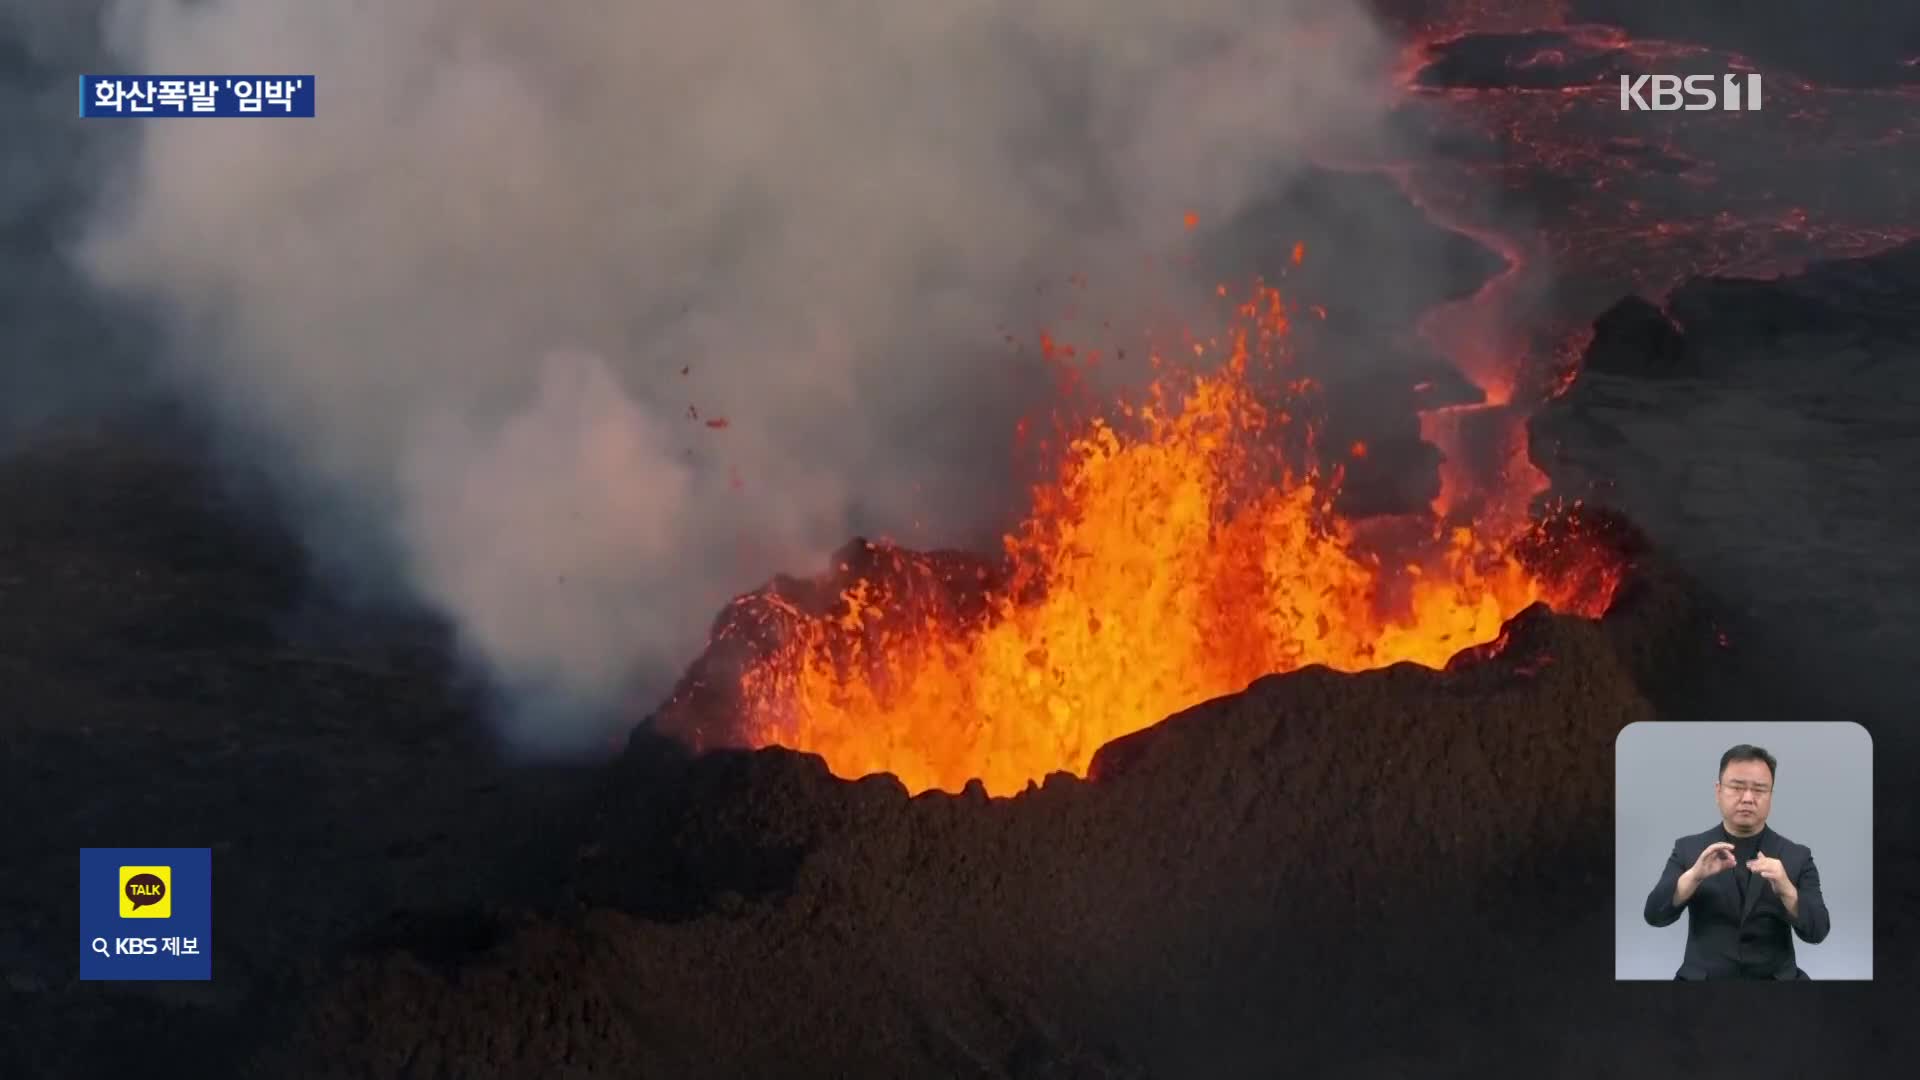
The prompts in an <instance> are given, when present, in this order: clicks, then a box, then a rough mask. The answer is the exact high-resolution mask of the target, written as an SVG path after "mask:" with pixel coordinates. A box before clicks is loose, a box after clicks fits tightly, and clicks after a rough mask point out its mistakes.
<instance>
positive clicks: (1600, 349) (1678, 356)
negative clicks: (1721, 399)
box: [1580, 296, 1687, 378]
mask: <svg viewBox="0 0 1920 1080" xmlns="http://www.w3.org/2000/svg"><path fill="white" fill-rule="evenodd" d="M1686 351H1687V342H1686V337H1685V336H1684V335H1682V334H1681V333H1680V329H1679V328H1678V327H1676V326H1674V325H1673V320H1671V319H1669V318H1667V314H1666V312H1664V311H1661V310H1660V309H1659V308H1658V307H1655V306H1654V305H1653V304H1652V303H1651V302H1649V301H1648V300H1646V299H1645V298H1644V297H1639V296H1629V297H1627V298H1626V299H1624V300H1621V301H1620V302H1619V303H1617V304H1615V305H1614V306H1612V307H1610V308H1608V309H1607V310H1606V311H1605V312H1604V313H1602V314H1601V316H1600V317H1599V318H1598V319H1596V320H1594V323H1593V340H1592V342H1591V343H1589V344H1588V346H1587V351H1586V355H1585V357H1584V358H1583V359H1582V360H1581V364H1580V370H1582V371H1587V372H1603V373H1606V374H1610V375H1633V376H1642V377H1652V378H1659V377H1663V376H1674V375H1681V374H1684V373H1685V364H1686Z"/></svg>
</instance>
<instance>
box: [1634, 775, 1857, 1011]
mask: <svg viewBox="0 0 1920 1080" xmlns="http://www.w3.org/2000/svg"><path fill="white" fill-rule="evenodd" d="M1774 765H1775V762H1774V760H1773V755H1772V754H1769V753H1767V752H1766V751H1765V750H1762V749H1760V748H1759V747H1757V746H1747V745H1745V744H1742V745H1740V746H1736V747H1734V748H1733V749H1731V750H1728V751H1727V752H1726V753H1724V754H1722V755H1720V779H1719V780H1717V781H1715V782H1714V785H1713V788H1714V796H1715V799H1716V801H1718V802H1719V804H1720V824H1718V825H1716V826H1714V827H1713V828H1711V829H1708V830H1707V831H1706V832H1703V833H1696V834H1695V835H1693V836H1683V837H1681V838H1680V839H1679V840H1676V841H1674V845H1673V854H1672V855H1669V856H1668V857H1667V868H1666V871H1665V872H1664V873H1662V874H1661V875H1660V883H1659V884H1657V885H1655V886H1654V887H1653V891H1652V892H1650V893H1648V894H1647V922H1648V923H1649V924H1651V925H1653V926H1672V925H1673V924H1674V923H1675V922H1677V921H1679V919H1680V913H1681V912H1682V911H1685V912H1686V913H1687V952H1686V956H1685V958H1684V959H1683V960H1682V961H1681V964H1680V971H1679V972H1678V974H1676V975H1675V976H1674V977H1675V978H1677V979H1804V978H1806V977H1807V973H1806V972H1804V971H1801V970H1800V968H1799V965H1798V964H1797V963H1796V962H1795V960H1794V956H1793V935H1794V934H1798V935H1799V936H1800V940H1802V941H1804V942H1806V943H1807V944H1809V945H1818V944H1819V943H1820V942H1822V941H1824V940H1826V936H1827V931H1828V930H1830V929H1832V924H1831V923H1830V922H1829V921H1828V918H1827V905H1826V901H1824V900H1822V899H1821V897H1820V873H1819V871H1817V870H1815V869H1814V866H1813V852H1812V851H1811V850H1809V849H1808V848H1807V847H1806V846H1805V845H1804V844H1796V843H1794V842H1793V841H1791V840H1789V839H1787V838H1786V837H1784V836H1781V835H1780V834H1779V833H1777V832H1774V831H1773V830H1772V829H1771V828H1768V827H1767V812H1768V811H1769V810H1770V809H1771V808H1772V806H1773V777H1774ZM1789 929H1791V930H1792V933H1788V930H1789Z"/></svg>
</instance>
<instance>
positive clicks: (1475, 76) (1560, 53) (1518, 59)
mask: <svg viewBox="0 0 1920 1080" xmlns="http://www.w3.org/2000/svg"><path fill="white" fill-rule="evenodd" d="M1622 70H1624V69H1623V68H1622V67H1621V65H1620V56H1619V50H1618V49H1615V48H1610V47H1605V46H1602V45H1599V44H1597V43H1594V42H1590V41H1585V40H1582V39H1581V38H1579V37H1577V36H1575V35H1573V34H1570V33H1567V32H1565V31H1561V30H1529V31H1525V32H1522V33H1515V34H1465V35H1462V36H1460V37H1457V38H1454V39H1452V40H1450V41H1446V42H1442V43H1440V44H1438V45H1435V46H1433V50H1432V59H1431V60H1430V61H1429V63H1428V64H1427V66H1426V67H1424V68H1422V69H1421V70H1420V73H1419V75H1418V80H1417V81H1418V82H1419V84H1420V85H1421V86H1432V87H1463V88H1474V89H1490V88H1494V87H1511V88H1514V89H1522V90H1545V89H1552V88H1556V87H1563V86H1590V85H1592V84H1593V83H1595V82H1599V81H1601V80H1603V79H1607V78H1609V77H1612V76H1614V75H1617V74H1619V73H1620V72H1621V71H1622Z"/></svg>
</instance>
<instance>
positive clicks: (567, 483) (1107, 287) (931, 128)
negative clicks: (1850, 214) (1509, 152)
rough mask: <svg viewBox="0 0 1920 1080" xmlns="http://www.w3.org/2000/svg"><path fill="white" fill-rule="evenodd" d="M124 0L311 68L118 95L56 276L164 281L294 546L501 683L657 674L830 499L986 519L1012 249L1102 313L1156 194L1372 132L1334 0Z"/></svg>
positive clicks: (1224, 181) (1127, 291) (993, 476)
mask: <svg viewBox="0 0 1920 1080" xmlns="http://www.w3.org/2000/svg"><path fill="white" fill-rule="evenodd" d="M108 13H109V16H110V17H109V20H108V23H107V27H108V37H109V43H110V46H111V47H112V49H113V50H114V51H115V52H116V53H118V55H119V57H120V58H121V59H123V60H124V61H125V63H124V65H123V67H124V68H125V69H126V70H134V71H151V72H217V71H249V72H251V71H267V72H273V71H284V72H313V73H317V76H318V84H319V85H318V91H319V93H318V113H319V115H318V118H317V119H315V120H312V121H307V122H301V123H280V124H266V123H262V124H248V123H239V122H230V123H188V122H178V123H155V124H150V125H142V126H141V128H140V130H139V133H138V136H139V138H140V139H141V140H142V141H141V143H140V146H139V149H138V153H137V154H135V155H133V159H132V164H131V165H130V169H131V172H130V174H129V175H127V176H125V177H124V178H121V179H123V180H124V183H122V184H117V185H114V186H112V187H110V188H109V189H108V190H109V192H110V196H111V197H109V198H105V199H102V200H101V202H100V205H99V208H98V210H97V211H96V213H95V215H94V217H93V219H92V220H91V228H90V230H89V232H88V236H87V240H86V242H85V244H84V245H83V246H82V248H81V250H80V261H81V265H82V266H83V267H84V268H85V269H86V271H87V272H88V273H89V274H90V276H91V277H92V278H93V279H94V280H95V281H96V282H97V283H100V284H103V285H106V286H108V287H110V288H112V289H114V290H115V291H118V292H123V293H127V294H131V295H135V296H139V297H142V298H144V299H146V300H150V301H155V302H157V305H158V307H159V308H160V309H161V310H162V311H164V312H165V313H166V315H167V318H168V322H169V325H170V326H171V327H172V328H173V329H174V330H175V331H176V334H175V337H174V340H173V341H172V343H171V348H170V349H169V350H168V351H169V356H170V361H169V362H170V364H171V366H172V370H173V372H174V374H175V375H176V376H178V377H179V378H180V379H181V380H183V381H184V385H185V387H186V388H187V389H189V390H190V391H191V392H193V393H194V394H196V395H198V396H199V397H200V398H201V399H202V400H204V401H206V402H208V403H209V404H210V405H211V406H212V407H213V408H214V409H215V410H216V412H217V414H218V415H219V416H220V417H221V418H223V419H224V421H225V422H226V427H227V428H228V430H230V431H232V432H235V433H237V435H238V436H244V437H245V438H246V439H248V440H249V442H248V445H250V446H252V447H255V448H260V447H271V448H273V449H274V450H275V451H276V456H275V460H276V461H278V462H280V463H282V465H283V472H284V474H285V476H286V478H287V479H288V481H289V482H290V484H291V485H292V490H295V491H297V492H298V493H299V494H300V496H301V498H302V500H303V504H304V505H305V506H308V507H310V508H311V513H310V514H309V515H308V519H307V525H308V531H309V535H310V536H312V537H313V538H314V539H315V542H316V544H322V543H330V542H332V539H335V538H337V537H338V536H340V535H344V534H351V535H353V536H354V538H355V540H356V544H357V547H356V548H355V550H358V551H363V552H367V553H380V552H387V553H392V554H393V555H396V556H397V557H398V560H399V563H398V565H400V566H401V567H402V574H401V575H400V576H401V578H402V580H403V581H404V583H405V584H406V585H408V586H409V587H410V588H411V589H412V590H414V591H415V593H416V594H417V595H418V596H419V597H420V598H422V599H424V600H425V601H426V602H427V603H429V604H431V605H433V606H435V607H437V608H438V609H440V610H443V611H444V612H446V613H447V614H449V615H450V616H451V617H452V618H453V619H454V621H455V623H456V625H457V626H458V627H459V629H460V632H461V635H462V639H463V642H464V644H465V646H466V647H467V648H468V649H469V650H470V651H471V653H472V655H473V656H474V658H475V659H476V660H477V661H478V662H479V663H480V664H481V665H482V666H483V667H484V669H485V670H486V671H487V672H488V674H489V675H490V676H491V678H492V679H494V680H495V681H496V682H497V684H498V685H500V686H502V687H504V688H505V689H506V690H508V691H509V696H510V697H514V698H515V699H516V700H521V701H565V702H569V703H573V704H575V705H581V704H584V705H587V706H595V705H605V704H607V703H610V702H612V701H614V700H617V699H619V698H621V697H623V696H625V695H628V694H631V693H635V692H636V690H635V688H636V686H637V687H639V688H640V690H639V692H641V693H647V692H653V693H657V692H658V691H660V690H661V689H663V688H664V687H665V686H666V685H667V684H668V683H669V682H670V681H671V679H672V678H673V677H675V676H676V675H677V673H678V672H679V670H680V669H681V668H682V667H683V666H684V665H685V663H686V662H687V661H688V660H689V659H690V658H691V657H692V656H693V655H694V653H695V652H697V650H698V649H699V648H700V646H701V644H702V641H703V639H704V635H705V633H706V631H707V628H708V625H709V622H710V620H711V618H712V617H713V615H714V613H715V612H716V611H718V610H719V608H720V607H721V606H722V605H723V604H724V603H725V601H726V600H727V599H728V598H729V597H730V596H732V595H734V594H735V593H737V592H739V591H740V590H742V589H744V588H748V587H751V586H752V585H753V584H754V583H756V582H758V581H761V580H764V579H765V577H767V576H768V575H769V574H770V573H772V572H774V571H776V570H789V571H792V570H806V569H810V568H813V567H816V566H819V565H820V564H821V560H822V558H823V557H824V555H825V553H826V552H828V551H829V550H831V549H832V548H834V547H836V546H838V545H839V544H840V543H843V542H844V541H845V540H846V538H847V537H848V536H849V535H852V534H854V533H855V532H867V533H869V534H872V533H874V532H887V531H891V532H893V533H895V534H899V535H906V536H909V537H912V538H914V539H916V540H918V541H924V542H930V543H953V542H970V541H972V540H975V539H977V538H978V536H979V535H980V534H981V532H982V530H990V529H991V528H993V527H994V522H995V517H996V515H999V514H1002V513H1004V512H1006V510H1007V509H1008V506H1007V504H1006V498H1007V495H1008V494H1009V493H1008V492H1007V491H1005V488H1006V487H1007V486H1008V485H1007V484H1006V483H1005V478H1006V475H1007V474H1006V473H1005V471H1004V462H1003V461H1002V460H1001V458H1002V455H1003V454H1004V448H1005V444H1006V442H1007V439H1008V433H1009V431H1010V429H1011V423H1012V420H1013V419H1014V418H1015V416H1016V415H1017V414H1020V413H1022V412H1025V411H1027V410H1028V409H1030V408H1032V407H1033V406H1034V405H1035V404H1036V403H1037V402H1036V396H1037V395H1038V394H1039V393H1040V391H1039V389H1038V387H1037V385H1036V381H1035V380H1034V379H1032V378H1031V374H1032V373H1031V372H1030V371H1028V370H1026V369H1023V368H1020V367H1019V366H1017V365H1016V364H1014V363H1013V361H1012V360H1011V359H1010V358H1009V354H1008V350H1007V348H1006V346H1005V344H1004V342H1003V340H1002V334H1003V332H1004V331H1003V328H1008V329H1012V330H1013V331H1014V332H1017V333H1023V334H1024V333H1025V332H1026V331H1027V330H1028V329H1029V328H1031V326H1032V325H1033V323H1032V322H1030V321H1025V320H1032V319H1038V318H1041V317H1043V316H1045V315H1047V314H1049V313H1051V312H1053V311H1056V310H1057V308H1058V304H1059V300H1058V298H1057V297H1052V298H1043V297H1037V295H1036V293H1035V283H1036V282H1038V281H1041V280H1043V279H1051V280H1056V281H1057V280H1060V279H1061V278H1063V277H1064V275H1065V274H1066V273H1068V272H1069V271H1085V272H1087V273H1089V275H1090V277H1091V278H1092V279H1093V281H1094V283H1095V288H1094V289H1093V290H1091V296H1093V297H1104V298H1106V300H1107V301H1108V302H1109V304H1110V305H1111V307H1112V311H1111V312H1109V314H1111V315H1114V316H1124V315H1125V314H1127V313H1128V312H1129V311H1131V310H1132V308H1133V304H1134V302H1135V301H1136V300H1137V299H1138V294H1137V293H1136V292H1135V290H1136V289H1138V288H1142V287H1143V286H1141V284H1140V282H1139V280H1138V277H1139V273H1138V272H1137V271H1136V269H1135V268H1136V267H1139V266H1140V265H1141V264H1142V261H1143V260H1142V255H1143V254H1144V253H1150V252H1152V251H1155V250H1165V249H1166V248H1167V246H1168V245H1169V243H1170V242H1173V241H1177V239H1178V236H1179V232H1180V223H1181V217H1182V215H1183V214H1184V213H1186V212H1187V211H1189V210H1192V211H1194V212H1197V213H1198V214H1200V215H1201V216H1202V217H1203V218H1204V219H1206V220H1208V221H1219V220H1221V219H1223V218H1225V217H1227V216H1228V215H1230V214H1231V213H1232V212H1233V211H1234V210H1236V209H1237V208H1239V207H1241V206H1242V205H1244V204H1245V203H1247V202H1248V201H1249V200H1250V199H1252V198H1254V197H1255V196H1256V195H1258V194H1259V193H1260V192H1261V191H1262V190H1264V189H1268V188H1270V186H1271V185H1272V184H1274V183H1275V182H1276V181H1277V180H1279V179H1280V178H1283V177H1284V175H1285V173H1286V170H1288V169H1289V168H1291V167H1294V166H1297V165H1299V164H1302V163H1304V162H1305V160H1306V158H1307V155H1308V154H1309V153H1310V152H1313V150H1314V149H1315V148H1316V147H1321V146H1324V145H1326V144H1328V143H1330V142H1334V141H1341V142H1351V140H1353V139H1354V138H1355V137H1356V136H1357V135H1358V136H1362V137H1368V138H1372V137H1377V136H1379V133H1380V132H1381V131H1382V130H1383V125H1381V124H1380V123H1379V120H1380V117H1381V115H1382V108H1383V102H1382V98H1381V85H1382V82H1381V79H1380V78H1379V77H1378V75H1379V72H1380V70H1381V65H1382V63H1383V60H1384V58H1385V51H1386V50H1385V41H1384V39H1383V38H1382V37H1381V35H1380V34H1379V33H1378V32H1377V31H1376V29H1375V27H1374V26H1373V24H1372V23H1371V22H1370V20H1369V19H1368V17H1367V16H1366V15H1365V14H1363V13H1362V12H1361V11H1360V10H1358V8H1357V7H1356V6H1355V5H1353V4H1351V3H1344V2H1339V0H1279V2H1275V0H968V2H961V3H943V4H933V5H916V4H901V3H885V2H879V0H874V2H868V3H855V2H849V0H829V2H824V3H793V2H790V0H722V2H721V3H719V4H709V5H699V4H695V5H688V4H680V3H666V2H658V0H654V2H643V3H587V4H569V5H563V6H562V7H561V8H555V9H553V10H550V11H549V10H542V9H537V7H536V6H533V5H526V4H521V3H508V2H504V0H457V2H456V0H408V2H403V3H395V4H382V5H365V4H313V3H303V2H296V0H246V2H245V3H241V2H202V3H186V2H159V0H140V2H138V3H132V2H124V3H117V4H114V5H112V6H110V8H109V12H108ZM683 368H684V369H687V372H686V374H684V375H683V374H682V369H683ZM689 406H692V407H693V408H694V409H696V410H697V411H698V413H699V419H698V420H694V419H690V418H689V416H688V410H689ZM718 417H724V418H725V420H726V421H727V425H726V427H725V428H724V429H716V428H713V427H709V426H707V424H706V423H705V421H706V420H708V419H711V418H718ZM369 523H372V524H369ZM916 525H917V526H918V527H919V530H920V531H915V527H916ZM987 535H991V534H990V532H989V533H987ZM375 557H376V556H375V555H374V554H368V555H366V556H365V558H367V559H373V558H375ZM380 557H382V558H384V556H380ZM511 715H512V716H513V717H514V719H513V720H512V721H511V722H510V724H509V731H508V734H509V735H511V736H512V737H513V738H514V739H515V740H516V741H517V742H518V743H520V744H521V745H522V746H526V747H532V748H536V749H555V750H557V749H565V748H570V747H574V746H578V745H580V744H582V743H585V742H587V741H589V740H594V739H597V738H598V737H599V736H601V735H602V734H604V728H603V727H601V726H598V724H596V723H593V722H586V721H565V720H560V719H556V716H557V715H573V716H581V715H595V713H594V710H593V709H592V708H587V709H584V710H575V711H570V712H565V713H563V714H556V713H555V712H554V711H551V710H542V709H535V708H521V709H518V710H512V711H511ZM599 715H601V716H603V717H604V715H605V713H604V712H602V713H600V714H599Z"/></svg>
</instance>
